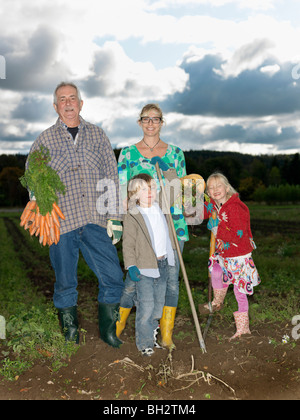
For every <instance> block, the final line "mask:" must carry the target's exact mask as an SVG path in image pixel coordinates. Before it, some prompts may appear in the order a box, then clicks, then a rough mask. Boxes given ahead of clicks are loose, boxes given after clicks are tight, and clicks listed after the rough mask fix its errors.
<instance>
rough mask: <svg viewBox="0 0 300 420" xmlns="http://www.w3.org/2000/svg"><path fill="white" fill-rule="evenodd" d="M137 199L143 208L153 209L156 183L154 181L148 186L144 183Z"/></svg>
mask: <svg viewBox="0 0 300 420" xmlns="http://www.w3.org/2000/svg"><path fill="white" fill-rule="evenodd" d="M137 199H138V200H139V202H140V206H141V207H151V206H152V205H153V204H154V202H155V200H156V183H155V181H154V179H153V180H152V181H151V184H150V185H148V184H147V182H146V181H143V182H142V185H141V187H140V189H139V191H138V192H137Z"/></svg>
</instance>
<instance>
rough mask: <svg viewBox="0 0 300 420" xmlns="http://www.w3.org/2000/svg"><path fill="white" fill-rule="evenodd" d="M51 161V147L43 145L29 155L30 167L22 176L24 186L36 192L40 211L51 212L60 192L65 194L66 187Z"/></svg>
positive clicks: (43, 212)
mask: <svg viewBox="0 0 300 420" xmlns="http://www.w3.org/2000/svg"><path fill="white" fill-rule="evenodd" d="M50 161H51V156H50V152H49V149H48V148H47V147H45V146H43V145H41V147H40V149H37V150H35V151H34V152H32V153H31V154H30V155H29V158H28V167H27V169H26V171H25V173H24V175H23V176H22V177H21V178H20V182H21V184H22V186H23V187H25V188H28V189H29V190H30V191H31V192H32V193H34V195H35V198H36V202H37V205H38V207H39V209H40V213H41V214H42V215H43V216H45V215H46V214H47V213H48V212H49V213H51V211H52V205H53V203H54V202H58V195H57V194H58V193H61V194H65V190H66V187H65V185H64V184H63V182H62V181H61V179H60V177H59V175H58V174H57V173H56V171H55V170H54V169H53V168H51V167H50V166H49V165H48V163H49V162H50Z"/></svg>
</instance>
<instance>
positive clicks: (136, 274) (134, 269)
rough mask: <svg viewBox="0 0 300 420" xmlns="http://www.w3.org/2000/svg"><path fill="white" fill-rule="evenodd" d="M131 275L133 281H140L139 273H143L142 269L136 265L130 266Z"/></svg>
mask: <svg viewBox="0 0 300 420" xmlns="http://www.w3.org/2000/svg"><path fill="white" fill-rule="evenodd" d="M128 272H129V276H130V278H131V280H132V281H140V280H141V278H140V277H139V275H140V274H141V272H140V270H139V269H138V268H137V266H136V265H132V266H131V267H129V268H128Z"/></svg>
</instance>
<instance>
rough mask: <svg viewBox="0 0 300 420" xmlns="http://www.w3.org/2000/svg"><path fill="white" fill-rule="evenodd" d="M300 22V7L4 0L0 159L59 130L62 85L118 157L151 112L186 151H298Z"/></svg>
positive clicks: (276, 1) (0, 14)
mask: <svg viewBox="0 0 300 420" xmlns="http://www.w3.org/2000/svg"><path fill="white" fill-rule="evenodd" d="M299 16H300V1H299V0H126V1H124V0H109V1H103V0H97V1H96V0H84V1H82V0H72V1H66V0H64V1H63V0H52V1H51V2H49V1H45V0H39V1H36V0H34V1H33V0H26V1H24V0H1V9H0V22H1V24H0V95H1V101H0V154H3V153H5V154H15V153H21V154H26V153H28V151H29V149H30V147H31V145H32V143H33V141H34V140H35V139H36V138H37V136H38V135H39V134H40V133H41V132H42V131H43V130H45V129H46V128H48V127H50V126H51V125H53V124H54V123H55V121H56V119H57V114H56V113H55V111H54V109H53V105H52V103H53V91H54V90H55V87H56V86H57V84H58V83H60V82H61V81H67V82H68V81H71V82H73V83H76V84H77V85H78V87H79V88H80V91H81V95H82V99H83V101H84V105H83V109H82V111H81V115H82V117H83V118H84V119H85V120H87V121H89V122H91V123H94V124H97V125H99V126H101V127H102V128H103V129H104V131H105V132H106V134H107V135H108V137H109V139H110V141H111V144H112V146H113V147H114V148H121V147H124V146H127V145H131V144H134V143H136V142H137V141H139V140H141V138H142V131H141V128H140V127H139V125H138V124H137V120H138V117H139V113H140V111H141V109H142V107H143V106H144V105H146V104H148V103H153V102H154V103H158V104H159V105H160V107H161V108H162V111H163V114H164V119H165V125H164V126H163V128H162V130H161V139H162V140H164V141H165V142H167V143H171V144H174V145H177V146H179V147H181V148H182V149H183V150H184V151H187V150H203V149H205V150H215V151H233V152H240V153H250V154H252V155H260V154H271V155H272V154H293V153H298V152H299V151H300V20H299Z"/></svg>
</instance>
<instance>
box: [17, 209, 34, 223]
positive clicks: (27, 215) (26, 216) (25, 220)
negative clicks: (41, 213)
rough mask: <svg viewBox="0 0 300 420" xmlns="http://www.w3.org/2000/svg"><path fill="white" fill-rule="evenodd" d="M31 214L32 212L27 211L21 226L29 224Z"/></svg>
mask: <svg viewBox="0 0 300 420" xmlns="http://www.w3.org/2000/svg"><path fill="white" fill-rule="evenodd" d="M31 214H32V211H31V210H27V212H26V214H25V215H24V217H23V219H22V220H21V223H20V226H24V225H25V224H26V223H27V221H28V219H29V217H30V216H31Z"/></svg>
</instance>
